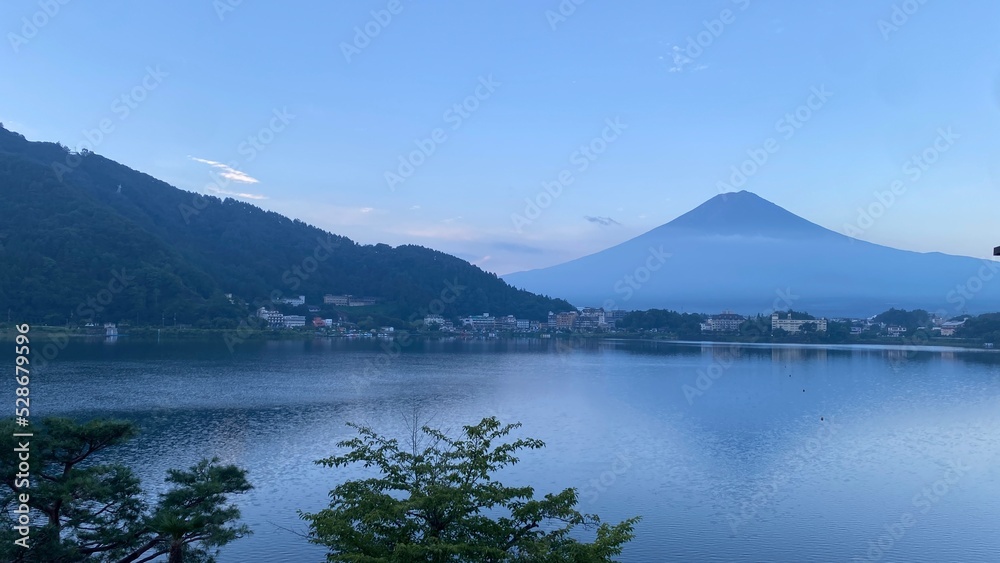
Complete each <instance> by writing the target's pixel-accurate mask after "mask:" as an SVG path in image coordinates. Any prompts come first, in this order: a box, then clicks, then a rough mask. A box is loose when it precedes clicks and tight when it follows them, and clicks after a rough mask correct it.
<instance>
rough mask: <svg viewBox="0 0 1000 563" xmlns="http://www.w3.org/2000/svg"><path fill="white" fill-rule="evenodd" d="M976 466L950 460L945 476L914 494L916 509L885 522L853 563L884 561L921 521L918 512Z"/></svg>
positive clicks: (921, 512) (923, 509) (855, 557)
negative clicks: (882, 530) (876, 535)
mask: <svg viewBox="0 0 1000 563" xmlns="http://www.w3.org/2000/svg"><path fill="white" fill-rule="evenodd" d="M970 469H972V468H971V467H969V466H968V465H965V463H964V462H963V461H962V460H958V461H954V460H953V461H950V462H948V468H947V469H945V472H944V476H942V477H941V478H940V479H938V480H936V481H934V482H933V483H930V484H928V485H926V486H924V487H923V488H921V489H920V491H919V492H917V493H916V494H914V495H913V498H912V499H911V501H910V504H912V505H913V508H914V509H915V511H907V512H903V513H902V514H900V515H899V518H897V519H896V520H893V521H892V522H889V523H887V524H885V525H884V526H883V527H882V528H883V529H884V530H885V532H883V533H881V534H879V536H878V537H876V538H874V539H871V540H869V541H868V544H867V550H866V551H865V553H864V555H856V556H854V557H852V558H851V563H871V562H875V561H882V559H883V558H884V557H885V556H886V554H887V553H888V552H889V551H890V550H892V548H893V547H895V546H896V544H897V543H898V542H899V541H900V540H902V539H903V537H905V536H906V533H907V532H908V531H909V530H910V528H913V527H914V526H916V525H917V524H918V523H919V517H918V514H927V513H928V512H930V510H931V509H932V508H934V506H936V505H937V504H938V503H939V502H941V499H943V498H944V497H945V496H946V495H947V494H948V493H949V492H951V490H952V487H954V486H955V485H957V484H958V483H959V481H961V479H962V477H963V476H965V475H966V474H967V473H968V472H969V470H970Z"/></svg>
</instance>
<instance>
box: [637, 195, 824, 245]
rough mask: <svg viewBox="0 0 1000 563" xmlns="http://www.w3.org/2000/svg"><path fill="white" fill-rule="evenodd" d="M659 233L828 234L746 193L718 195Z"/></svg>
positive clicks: (816, 226)
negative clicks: (678, 230) (677, 231)
mask: <svg viewBox="0 0 1000 563" xmlns="http://www.w3.org/2000/svg"><path fill="white" fill-rule="evenodd" d="M660 229H669V230H676V229H683V230H687V231H697V232H699V233H702V234H716V235H746V236H755V235H772V236H775V235H777V236H788V235H796V236H808V235H812V236H816V235H821V234H826V235H829V234H830V233H831V231H829V230H828V229H825V228H823V227H821V226H819V225H817V224H815V223H812V222H810V221H807V220H805V219H803V218H801V217H799V216H798V215H795V214H794V213H792V212H790V211H787V210H785V209H783V208H781V207H779V206H777V205H775V204H773V203H771V202H770V201H767V200H766V199H764V198H762V197H760V196H758V195H757V194H754V193H751V192H748V191H745V190H744V191H740V192H730V193H724V194H719V195H717V196H715V197H713V198H712V199H710V200H708V201H706V202H705V203H703V204H701V205H699V206H698V207H696V208H694V209H692V210H691V211H689V212H687V213H685V214H684V215H681V216H680V217H678V218H676V219H674V220H673V221H671V222H669V223H667V224H666V225H663V226H662V227H659V228H658V229H656V230H660Z"/></svg>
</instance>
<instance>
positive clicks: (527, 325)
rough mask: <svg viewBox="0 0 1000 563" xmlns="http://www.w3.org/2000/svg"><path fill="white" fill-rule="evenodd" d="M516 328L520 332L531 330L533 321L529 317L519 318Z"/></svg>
mask: <svg viewBox="0 0 1000 563" xmlns="http://www.w3.org/2000/svg"><path fill="white" fill-rule="evenodd" d="M514 328H515V329H516V330H517V331H519V332H525V331H529V330H531V321H529V320H528V319H517V322H516V323H515V326H514Z"/></svg>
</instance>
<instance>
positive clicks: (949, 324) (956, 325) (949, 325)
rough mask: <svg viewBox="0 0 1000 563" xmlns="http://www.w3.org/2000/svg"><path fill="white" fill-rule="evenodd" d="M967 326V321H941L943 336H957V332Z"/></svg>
mask: <svg viewBox="0 0 1000 563" xmlns="http://www.w3.org/2000/svg"><path fill="white" fill-rule="evenodd" d="M963 326H965V321H964V320H961V321H946V322H943V323H941V336H955V332H956V331H957V330H958V329H960V328H962V327H963Z"/></svg>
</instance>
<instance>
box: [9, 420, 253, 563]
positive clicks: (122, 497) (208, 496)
mask: <svg viewBox="0 0 1000 563" xmlns="http://www.w3.org/2000/svg"><path fill="white" fill-rule="evenodd" d="M23 431H24V429H18V428H17V427H16V426H14V424H13V421H10V420H8V421H4V422H3V423H0V434H2V435H3V436H4V438H3V439H2V441H3V442H4V446H5V447H4V451H5V452H7V453H6V454H5V455H3V456H0V480H2V486H0V511H2V512H0V561H5V562H6V561H10V562H45V563H76V562H112V561H114V562H120V563H129V562H132V563H144V562H146V561H152V560H153V559H156V558H158V557H162V556H167V560H168V561H169V562H170V563H181V562H188V563H190V562H192V561H196V562H209V561H214V557H213V552H214V551H217V548H218V547H221V546H223V545H225V544H227V543H229V542H231V541H233V540H235V539H237V538H240V537H242V536H245V535H247V534H249V533H250V530H249V529H248V528H247V527H246V526H244V525H239V524H238V521H239V518H240V511H239V509H238V508H237V507H235V506H233V505H231V504H228V501H229V498H230V496H231V495H234V494H241V493H245V492H247V491H249V490H250V489H251V488H252V487H251V486H250V484H249V483H248V482H247V480H246V471H244V470H243V469H240V468H238V467H236V466H234V465H219V464H218V460H217V459H211V460H202V461H200V462H199V463H197V464H196V465H194V466H193V467H191V468H190V469H189V470H187V471H180V470H176V469H171V470H170V471H168V475H167V478H166V481H167V483H168V484H169V485H170V488H169V489H168V490H167V491H166V492H164V493H160V494H159V496H158V501H157V502H156V504H155V505H153V506H149V503H148V502H147V501H146V500H145V498H146V497H145V496H144V495H143V491H142V488H141V487H140V483H139V479H138V478H137V477H136V476H135V474H134V473H133V471H132V469H131V468H129V467H126V466H124V465H121V464H115V463H101V461H100V459H99V458H100V457H101V455H100V454H101V453H102V452H103V451H104V450H107V449H108V448H112V447H114V446H118V445H120V444H123V443H125V442H127V441H128V440H130V439H132V438H133V437H134V436H135V435H136V433H137V430H136V427H135V425H134V424H132V423H131V422H126V421H118V420H91V421H89V422H86V423H77V422H74V421H72V420H68V419H64V418H49V419H46V420H44V421H43V422H42V424H41V426H40V427H37V428H35V429H34V430H33V434H34V436H32V437H30V438H13V437H12V436H11V435H12V434H13V433H14V432H23ZM17 440H21V441H22V442H23V441H30V445H29V448H30V459H29V462H28V463H29V465H30V470H29V471H30V474H31V479H30V485H31V486H30V488H28V489H25V488H24V487H23V483H18V481H20V479H21V478H19V477H18V475H17V474H18V473H19V472H20V470H19V468H18V463H19V461H18V459H17V456H16V455H10V452H12V451H16V450H14V448H17V447H18V442H17ZM15 487H17V490H16V491H15ZM23 492H27V493H28V494H29V495H30V500H29V502H28V506H27V508H28V509H29V510H30V517H31V534H30V537H29V539H28V540H27V543H28V545H29V548H28V549H25V548H24V547H23V546H21V545H17V544H15V540H18V539H21V538H22V536H21V535H20V534H19V532H18V530H17V529H16V526H18V522H17V519H18V517H19V515H20V514H19V513H18V511H19V510H21V511H23V507H22V506H21V504H22V503H21V499H19V498H18V496H17V495H18V493H23ZM22 542H23V539H22Z"/></svg>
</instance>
